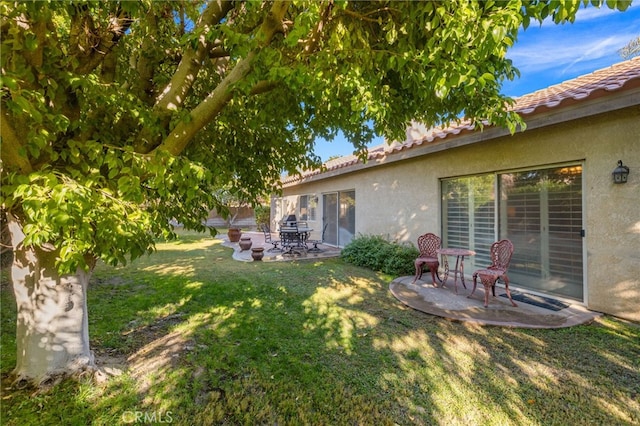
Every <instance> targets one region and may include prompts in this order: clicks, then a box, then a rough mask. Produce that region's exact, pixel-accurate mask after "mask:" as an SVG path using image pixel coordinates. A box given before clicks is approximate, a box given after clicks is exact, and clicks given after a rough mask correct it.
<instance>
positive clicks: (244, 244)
mask: <svg viewBox="0 0 640 426" xmlns="http://www.w3.org/2000/svg"><path fill="white" fill-rule="evenodd" d="M251 244H252V243H251V238H250V237H241V238H240V250H241V251H245V250H249V249H250V248H251Z"/></svg>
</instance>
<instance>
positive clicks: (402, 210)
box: [284, 106, 640, 321]
mask: <svg viewBox="0 0 640 426" xmlns="http://www.w3.org/2000/svg"><path fill="white" fill-rule="evenodd" d="M438 143H443V142H438ZM444 143H448V144H452V145H456V143H452V141H451V140H449V141H446V142H444ZM396 155H397V154H396ZM618 160H622V161H623V163H624V164H625V165H627V166H629V168H630V170H631V172H630V174H629V181H628V183H626V184H623V185H615V184H613V182H612V178H611V172H612V171H613V169H614V168H615V167H616V166H617V161H618ZM566 162H581V163H582V164H583V165H584V169H583V181H584V184H583V185H584V189H585V194H586V195H585V196H584V213H585V216H584V226H585V230H586V238H585V251H586V262H585V267H586V271H585V301H584V302H585V305H586V306H587V307H588V308H589V309H592V310H595V311H600V312H605V313H608V314H612V315H616V316H619V317H622V318H627V319H630V320H634V321H640V107H638V106H635V107H631V108H627V109H626V110H622V111H621V110H618V111H616V112H613V113H606V114H601V115H596V116H592V117H589V118H586V119H582V120H576V121H571V122H567V123H564V124H558V125H553V126H549V127H542V128H537V129H533V130H527V131H526V132H524V133H519V134H516V135H515V136H506V137H501V138H498V139H493V140H487V141H483V142H479V143H474V144H470V145H464V146H458V147H451V148H449V149H447V150H444V151H440V152H434V153H430V154H428V155H424V156H422V157H418V158H414V159H408V160H405V161H399V162H394V163H390V164H388V165H379V166H376V167H370V168H368V169H363V170H361V171H358V172H354V173H346V174H342V175H339V176H335V177H332V178H330V179H323V180H317V181H313V182H310V183H305V184H301V185H296V186H292V187H286V188H285V189H284V195H285V196H294V197H292V200H295V195H298V194H316V195H318V197H319V199H320V203H321V202H322V196H321V195H322V194H323V193H326V192H331V191H336V190H339V191H342V190H355V192H356V232H357V233H362V234H382V235H387V236H389V237H390V238H392V239H396V240H398V241H412V242H414V241H415V240H416V239H417V237H418V236H419V235H420V234H423V233H425V232H435V233H437V234H441V220H440V193H439V191H440V181H439V179H441V178H446V177H454V176H465V175H473V174H480V173H487V172H496V171H508V170H514V169H521V168H528V167H532V168H539V167H546V166H549V165H554V164H558V163H566ZM318 207H319V211H322V210H321V208H322V206H321V205H320V206H318ZM321 219H322V218H321V214H318V221H317V223H316V224H315V225H314V229H320V228H321ZM465 266H467V265H465ZM472 267H473V265H470V266H469V267H467V268H466V269H467V271H470V270H472V269H471V268H472Z"/></svg>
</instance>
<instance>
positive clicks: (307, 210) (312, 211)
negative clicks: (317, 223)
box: [298, 195, 318, 221]
mask: <svg viewBox="0 0 640 426" xmlns="http://www.w3.org/2000/svg"><path fill="white" fill-rule="evenodd" d="M317 206H318V198H317V197H316V196H315V195H301V196H300V202H299V206H298V211H299V212H298V213H299V214H298V217H299V219H300V220H309V221H313V220H316V209H317Z"/></svg>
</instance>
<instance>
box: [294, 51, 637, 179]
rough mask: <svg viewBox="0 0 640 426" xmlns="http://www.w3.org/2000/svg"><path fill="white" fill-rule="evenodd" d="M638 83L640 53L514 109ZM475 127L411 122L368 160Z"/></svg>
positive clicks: (537, 108) (341, 161)
mask: <svg viewBox="0 0 640 426" xmlns="http://www.w3.org/2000/svg"><path fill="white" fill-rule="evenodd" d="M631 82H635V84H630V83H631ZM638 84H640V56H638V57H635V58H633V59H629V60H627V61H624V62H620V63H617V64H614V65H612V66H610V67H608V68H603V69H600V70H597V71H594V72H592V73H590V74H586V75H583V76H580V77H576V78H574V79H572V80H567V81H565V82H562V83H560V84H556V85H553V86H550V87H547V88H545V89H541V90H538V91H536V92H533V93H530V94H527V95H524V96H521V97H518V98H514V100H515V104H514V105H513V107H512V108H511V110H512V111H515V112H517V113H518V114H520V115H524V116H531V115H535V114H536V113H541V112H544V111H549V110H551V109H554V108H560V107H564V106H569V105H572V104H575V103H577V102H580V101H585V100H588V99H594V98H597V97H600V96H603V95H606V94H607V93H608V92H614V91H617V90H620V89H622V88H623V87H624V86H625V85H627V86H634V85H638ZM473 131H474V128H473V126H472V125H471V124H470V123H469V122H468V121H462V122H460V123H457V124H452V125H449V126H447V127H433V128H430V129H427V128H425V126H424V125H422V124H420V123H412V126H411V127H409V128H408V129H407V139H406V140H405V141H404V142H392V143H391V144H386V143H385V144H382V145H378V146H375V147H372V148H370V149H369V151H368V153H367V158H368V160H372V159H376V158H380V157H383V156H386V155H389V154H392V153H394V152H397V151H403V150H406V149H411V148H413V147H416V146H420V145H423V144H425V143H432V142H433V141H436V140H439V139H445V138H447V137H450V136H455V135H459V134H460V133H463V132H465V133H467V132H473ZM360 161H361V160H360V159H359V158H358V157H356V156H355V155H347V156H344V157H340V158H336V159H334V160H330V161H328V162H326V163H325V165H324V166H325V168H324V170H320V169H317V170H307V171H304V172H302V174H301V175H292V176H286V177H284V178H283V179H282V183H283V184H291V183H294V182H296V181H298V180H300V179H302V178H306V177H310V176H314V175H318V174H321V173H324V172H327V171H333V170H337V169H341V168H344V167H349V166H352V165H354V164H357V163H359V162H360Z"/></svg>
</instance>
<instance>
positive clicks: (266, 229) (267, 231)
mask: <svg viewBox="0 0 640 426" xmlns="http://www.w3.org/2000/svg"><path fill="white" fill-rule="evenodd" d="M261 227H262V233H263V234H264V242H265V243H269V244H271V245H272V246H273V247H271V248H270V249H269V250H267V251H282V249H281V248H280V247H278V245H279V244H281V243H282V241H281V240H274V239H273V238H272V237H271V229H270V228H269V225H266V224H264V223H263V224H262V226H261Z"/></svg>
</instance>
